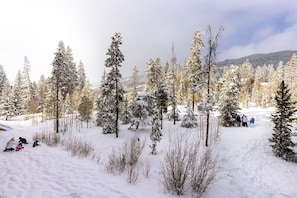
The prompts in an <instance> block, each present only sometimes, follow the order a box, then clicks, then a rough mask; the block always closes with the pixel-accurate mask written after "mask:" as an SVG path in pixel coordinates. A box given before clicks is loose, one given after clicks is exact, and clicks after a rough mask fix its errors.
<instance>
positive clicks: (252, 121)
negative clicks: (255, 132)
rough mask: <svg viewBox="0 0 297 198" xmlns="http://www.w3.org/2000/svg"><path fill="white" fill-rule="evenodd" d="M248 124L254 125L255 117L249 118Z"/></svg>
mask: <svg viewBox="0 0 297 198" xmlns="http://www.w3.org/2000/svg"><path fill="white" fill-rule="evenodd" d="M250 126H251V127H254V126H255V118H251V119H250Z"/></svg>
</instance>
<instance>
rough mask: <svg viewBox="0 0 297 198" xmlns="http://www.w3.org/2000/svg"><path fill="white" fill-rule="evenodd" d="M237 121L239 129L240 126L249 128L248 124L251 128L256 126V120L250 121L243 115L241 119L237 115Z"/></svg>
mask: <svg viewBox="0 0 297 198" xmlns="http://www.w3.org/2000/svg"><path fill="white" fill-rule="evenodd" d="M236 121H237V126H238V127H240V126H243V127H248V123H249V125H250V127H254V126H255V118H253V117H252V118H251V119H250V120H249V119H248V118H247V116H246V115H242V117H240V116H239V115H237V117H236Z"/></svg>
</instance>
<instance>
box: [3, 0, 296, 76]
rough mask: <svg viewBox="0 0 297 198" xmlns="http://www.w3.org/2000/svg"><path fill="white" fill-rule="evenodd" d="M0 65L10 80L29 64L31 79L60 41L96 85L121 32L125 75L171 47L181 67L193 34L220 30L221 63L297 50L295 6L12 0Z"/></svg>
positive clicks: (230, 0)
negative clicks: (111, 46)
mask: <svg viewBox="0 0 297 198" xmlns="http://www.w3.org/2000/svg"><path fill="white" fill-rule="evenodd" d="M0 18H1V24H0V32H1V34H0V64H2V65H3V66H4V69H5V71H6V72H7V75H8V77H9V80H10V81H13V80H14V77H15V76H16V74H17V72H18V70H20V69H22V67H23V60H24V56H27V57H28V59H29V61H30V62H31V73H30V74H31V78H32V79H33V80H38V79H39V77H40V75H41V74H42V73H43V74H45V75H46V76H48V75H49V74H50V72H51V69H52V66H51V62H52V61H53V57H54V56H53V54H54V52H55V50H56V48H57V45H58V42H59V41H60V40H63V41H64V43H65V44H66V45H69V46H70V47H71V49H72V50H73V55H74V58H75V60H76V61H77V62H78V61H79V60H82V61H83V63H84V65H85V69H86V72H87V76H88V78H89V79H90V81H91V82H100V80H101V75H102V72H103V69H104V61H105V59H106V56H105V54H106V52H107V49H108V47H109V45H110V42H111V39H110V36H111V35H112V34H113V33H114V32H121V33H122V36H123V46H122V51H123V53H124V55H125V62H124V63H123V67H122V74H123V76H130V75H131V73H132V68H133V67H134V66H137V67H139V68H140V71H144V68H145V67H146V62H147V61H148V60H149V59H150V58H156V57H160V58H161V60H162V62H163V63H165V62H166V61H167V60H169V59H170V57H171V46H172V43H174V46H175V52H176V55H177V59H178V61H179V62H181V64H183V62H184V60H185V59H186V58H187V57H188V56H189V50H190V48H191V42H192V36H193V33H194V31H195V30H196V29H201V30H205V29H206V27H207V25H208V24H210V25H211V26H212V27H213V30H214V31H215V30H217V29H218V27H219V26H220V25H223V26H224V27H225V31H224V32H223V35H222V38H221V40H220V42H219V48H218V60H223V59H226V58H228V59H230V58H237V57H241V56H246V55H250V54H253V53H265V52H273V51H279V50H291V49H296V46H297V40H296V39H294V38H295V35H296V32H297V3H296V2H294V1H290V0H284V1H279V0H262V1H259V0H249V1H235V0H226V1H221V0H210V1H209V0H204V1H201V0H187V1H185V0H125V1H123V0H62V1H61V0H60V1H58V0H51V1H50V0H48V1H38V0H26V1H22V0H11V1H1V3H0Z"/></svg>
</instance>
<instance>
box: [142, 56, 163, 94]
mask: <svg viewBox="0 0 297 198" xmlns="http://www.w3.org/2000/svg"><path fill="white" fill-rule="evenodd" d="M146 64H147V69H146V71H145V73H146V84H145V86H146V88H145V90H146V93H149V92H152V93H154V92H155V91H157V87H158V84H159V82H160V81H161V80H162V79H161V77H162V67H161V59H160V58H159V57H158V58H156V60H153V59H150V60H149V61H148V62H147V63H146Z"/></svg>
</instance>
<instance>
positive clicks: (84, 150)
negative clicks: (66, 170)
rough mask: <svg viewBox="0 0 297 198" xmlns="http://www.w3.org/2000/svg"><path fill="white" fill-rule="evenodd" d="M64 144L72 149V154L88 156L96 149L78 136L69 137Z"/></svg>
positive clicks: (69, 149)
mask: <svg viewBox="0 0 297 198" xmlns="http://www.w3.org/2000/svg"><path fill="white" fill-rule="evenodd" d="M64 144H65V145H64V146H65V148H66V150H67V151H70V152H71V154H72V156H77V157H83V158H86V157H88V156H90V155H91V153H92V152H93V151H94V148H93V147H92V146H91V145H90V144H88V143H87V142H85V141H82V140H81V139H78V138H77V137H75V138H69V139H68V141H65V142H64Z"/></svg>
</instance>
